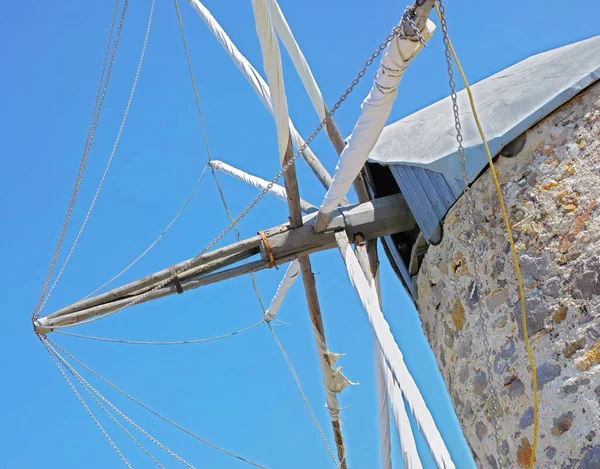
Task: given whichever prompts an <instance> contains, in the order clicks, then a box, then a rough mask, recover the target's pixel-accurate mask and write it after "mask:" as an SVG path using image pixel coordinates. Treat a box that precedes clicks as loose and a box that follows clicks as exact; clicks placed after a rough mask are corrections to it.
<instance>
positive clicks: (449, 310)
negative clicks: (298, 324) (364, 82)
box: [368, 36, 600, 469]
mask: <svg viewBox="0 0 600 469" xmlns="http://www.w3.org/2000/svg"><path fill="white" fill-rule="evenodd" d="M599 77H600V36H599V37H594V38H591V39H588V40H585V41H582V42H579V43H576V44H572V45H568V46H565V47H561V48H559V49H556V50H551V51H548V52H545V53H542V54H539V55H536V56H533V57H530V58H528V59H526V60H524V61H522V62H520V63H518V64H516V65H514V66H512V67H510V68H508V69H506V70H503V71H501V72H499V73H497V74H495V75H493V76H491V77H489V78H487V79H485V80H483V81H481V82H480V83H477V84H476V85H473V87H472V91H473V95H474V97H475V100H476V102H477V108H478V112H479V116H480V120H481V123H482V125H483V128H484V130H485V134H486V137H487V139H488V142H489V146H490V149H491V151H492V153H493V154H492V156H495V157H497V163H496V166H497V171H498V172H499V174H500V182H501V186H502V192H503V193H504V197H505V198H506V204H507V209H508V212H509V219H510V223H511V225H512V227H513V230H514V236H515V240H516V242H517V248H518V252H519V255H520V263H521V267H522V271H523V276H524V283H525V285H524V286H525V294H526V311H527V326H528V331H529V336H530V341H531V344H532V349H533V355H534V357H535V362H536V369H537V382H538V386H539V395H540V414H539V418H540V435H539V437H540V439H539V444H538V451H537V460H536V464H535V467H538V468H559V467H561V468H566V467H569V468H572V467H577V468H579V469H592V468H600V366H598V363H599V362H600V257H599V256H598V252H599V250H600V208H599V207H598V205H599V204H598V202H599V198H600V191H599V189H598V188H599V187H600V83H598V82H597V80H598V78H599ZM458 102H459V106H460V109H461V114H462V116H461V118H462V122H463V134H464V137H465V142H464V147H465V153H466V162H467V167H466V173H467V177H468V181H464V178H463V177H462V174H461V167H460V160H459V154H458V152H457V151H456V140H455V138H454V137H455V130H454V120H453V116H452V105H451V102H450V98H446V99H444V100H442V101H440V102H438V103H435V104H433V105H431V106H429V107H427V108H425V109H423V110H421V111H418V112H416V113H415V114H413V115H411V116H408V117H406V118H404V119H402V120H400V121H398V122H395V123H393V124H391V125H389V126H387V127H386V128H385V130H384V131H383V133H382V136H381V138H380V140H379V142H378V144H377V145H376V147H375V149H374V151H373V152H372V154H371V157H370V160H369V164H368V169H369V173H370V185H371V188H372V190H373V192H374V193H375V194H376V195H377V196H382V195H389V194H391V193H395V192H401V193H402V194H403V195H404V197H405V199H406V201H407V203H408V205H409V207H410V210H411V212H412V214H413V215H414V217H415V220H416V222H417V225H418V228H416V229H415V230H414V231H413V232H410V233H402V234H399V235H393V236H389V237H386V238H385V244H386V247H387V251H388V255H389V258H390V260H391V261H392V263H393V264H394V265H395V266H396V271H397V273H398V275H399V277H400V278H401V280H402V282H403V283H404V284H405V286H406V288H407V290H408V291H409V292H410V294H411V296H412V298H413V299H414V301H415V304H416V305H417V308H418V310H419V314H420V317H421V321H422V323H423V329H424V332H425V334H426V336H427V338H428V340H429V343H430V344H431V348H432V349H433V351H434V353H435V356H436V358H437V362H438V365H439V368H440V371H441V372H442V375H443V377H444V380H445V382H446V386H447V388H448V391H449V393H450V396H451V398H452V401H453V403H454V407H455V410H456V413H457V415H458V417H459V421H460V422H461V425H462V428H463V432H464V434H465V436H466V438H467V441H468V443H469V445H470V447H471V449H472V452H473V455H474V457H475V460H476V462H477V463H478V465H479V466H480V467H493V468H499V467H511V468H512V467H529V456H530V454H531V444H532V442H531V434H532V424H533V409H532V407H531V388H532V383H531V371H530V370H528V368H527V367H528V360H527V356H526V353H525V348H524V346H523V340H522V327H521V322H520V319H521V312H520V303H519V296H518V287H517V282H516V275H515V270H514V263H513V262H512V259H511V258H510V247H509V245H508V242H507V240H506V232H505V228H504V224H503V221H502V217H501V216H500V209H499V205H498V198H497V195H496V191H495V189H494V186H493V184H492V180H491V177H490V174H489V168H488V163H487V158H486V155H485V153H484V149H483V146H482V144H481V139H480V138H479V135H478V133H477V129H476V126H475V122H474V121H473V118H472V115H471V114H470V111H469V103H468V98H467V96H466V93H465V92H464V91H463V92H460V93H459V94H458ZM415 135H418V136H419V138H411V137H414V136H415ZM465 182H468V184H470V185H471V194H472V199H473V201H474V203H473V205H474V207H473V216H472V218H471V217H469V216H468V213H469V204H468V201H467V200H466V198H465V197H464V196H462V189H463V187H464V184H465ZM471 222H472V223H471ZM494 399H495V400H496V402H497V404H496V405H494ZM577 464H578V465H577Z"/></svg>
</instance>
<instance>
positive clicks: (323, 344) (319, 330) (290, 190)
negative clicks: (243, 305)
mask: <svg viewBox="0 0 600 469" xmlns="http://www.w3.org/2000/svg"><path fill="white" fill-rule="evenodd" d="M292 156H293V151H292V143H291V140H290V141H289V142H288V148H287V151H286V154H285V157H284V160H283V164H284V165H285V164H287V163H288V162H289V161H291V159H292ZM284 180H285V189H286V191H287V196H288V206H289V209H290V225H291V227H292V228H293V229H294V231H295V230H297V229H298V228H300V227H302V225H303V220H302V211H301V210H300V193H299V191H298V180H297V177H296V168H295V166H294V163H293V162H292V163H291V164H290V166H289V167H288V169H287V171H286V172H285V173H284ZM309 228H310V227H309ZM271 249H273V248H272V247H271ZM298 262H299V263H300V269H301V271H302V283H303V284H304V293H305V294H306V302H307V304H308V312H309V315H310V320H311V322H312V324H313V333H314V335H315V342H316V345H317V351H318V355H319V363H320V365H321V372H322V374H323V382H324V385H325V392H326V393H327V402H330V403H334V405H335V407H336V409H339V403H338V401H337V395H336V394H335V392H334V391H332V389H331V388H330V386H329V385H328V383H329V382H330V379H329V378H330V377H331V373H332V368H331V365H332V364H331V363H330V362H329V360H328V358H327V357H328V355H327V354H326V353H325V352H326V350H327V341H326V338H325V329H324V327H323V318H322V316H321V306H320V304H319V297H318V295H317V285H316V282H315V276H314V274H313V271H312V266H311V264H310V259H309V258H308V255H300V256H298ZM331 426H332V429H333V436H334V440H335V445H336V448H337V453H338V460H339V461H340V469H346V468H347V464H346V448H345V447H344V437H343V434H342V427H341V424H340V421H339V417H337V415H336V417H335V418H334V417H333V414H332V418H331Z"/></svg>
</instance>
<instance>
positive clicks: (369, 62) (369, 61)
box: [50, 17, 405, 330]
mask: <svg viewBox="0 0 600 469" xmlns="http://www.w3.org/2000/svg"><path fill="white" fill-rule="evenodd" d="M404 20H405V17H403V18H402V21H401V22H400V24H399V25H397V26H395V27H394V28H393V29H392V32H391V34H389V35H388V36H387V37H386V39H385V41H383V42H382V43H381V44H380V45H379V47H378V48H377V49H376V50H375V52H373V54H372V55H371V57H369V58H368V59H367V60H366V61H365V65H364V66H363V68H362V69H361V70H360V71H359V72H358V74H357V75H356V78H354V80H352V82H351V84H350V86H348V88H346V90H345V91H344V93H343V94H342V95H341V96H340V98H339V99H338V101H337V102H336V103H335V104H334V106H333V107H332V108H331V110H330V111H329V112H328V113H327V115H326V116H325V117H324V118H323V120H322V121H321V122H320V123H319V125H318V126H317V128H316V129H315V130H314V131H313V132H312V134H311V135H310V136H309V137H308V139H307V140H306V141H305V142H304V144H303V145H302V146H301V147H300V148H299V149H298V151H297V152H296V153H295V154H294V155H292V157H291V158H290V159H289V160H288V162H287V163H285V164H284V165H283V166H282V168H281V170H280V171H279V172H278V173H277V174H276V175H275V177H273V179H272V180H271V181H270V182H269V184H267V186H266V187H265V188H264V189H263V190H262V191H261V192H260V193H259V194H258V195H257V196H256V197H255V198H254V200H253V201H252V202H250V204H249V205H248V206H247V207H246V208H245V209H244V210H243V211H242V212H241V213H240V214H239V215H238V216H237V217H236V218H235V219H234V220H233V221H232V222H231V223H230V224H229V225H228V226H227V227H226V228H225V229H224V230H223V231H222V232H221V234H219V235H218V236H217V237H216V238H215V239H213V240H212V241H211V242H210V243H209V244H208V245H207V246H206V247H205V248H204V249H202V251H200V252H199V253H198V255H196V256H195V257H194V258H192V259H190V260H188V261H187V262H185V263H184V264H183V265H182V266H181V267H180V268H179V269H177V270H176V272H175V275H171V276H170V277H168V278H166V279H165V280H163V281H161V282H159V283H158V284H157V285H156V286H155V287H154V288H152V289H151V290H148V291H147V292H145V293H143V294H141V295H140V296H138V297H136V298H135V299H134V300H132V301H130V302H129V303H127V304H125V305H123V306H121V307H119V308H117V309H116V310H114V311H111V312H110V313H107V314H105V315H103V316H97V317H92V318H89V319H86V320H84V321H81V322H77V323H74V324H64V325H61V326H50V327H51V329H52V330H57V329H64V328H69V327H76V326H81V325H84V324H90V323H92V322H94V321H97V320H99V319H102V318H106V317H108V316H112V315H113V314H116V313H118V312H120V311H122V310H124V309H125V308H128V307H130V306H134V305H136V304H138V303H140V302H142V301H143V300H145V299H146V298H148V297H149V296H150V295H152V294H153V293H154V292H156V291H157V290H159V289H161V288H163V287H164V286H166V285H167V284H169V283H170V282H172V281H173V280H174V279H175V277H176V276H177V275H179V274H180V273H182V272H183V271H185V270H186V269H188V268H189V267H190V266H192V265H193V264H194V263H196V262H197V261H198V260H199V259H200V257H201V256H202V255H204V254H205V253H206V252H207V251H208V250H209V249H211V248H212V247H213V246H214V245H215V244H217V243H218V242H219V241H220V240H221V239H222V238H223V237H224V236H225V235H226V234H227V233H229V231H231V229H232V228H233V227H235V226H236V225H237V224H238V223H239V221H240V220H241V219H242V218H244V217H245V216H246V215H247V214H248V213H249V212H250V211H251V210H252V209H253V208H254V207H255V206H256V204H258V202H260V200H261V199H262V198H263V197H264V196H265V195H266V194H267V193H268V192H269V191H270V190H271V189H272V188H273V186H274V185H275V184H276V183H277V181H278V180H279V179H280V178H281V177H282V176H283V173H285V172H286V171H287V170H288V169H289V168H290V167H291V166H292V165H293V164H294V162H295V161H296V159H297V158H298V157H299V156H300V155H301V154H302V152H303V151H304V150H305V149H306V148H307V147H308V146H309V145H310V144H311V143H312V141H313V140H314V139H315V137H316V136H317V135H318V134H319V132H321V130H323V128H324V127H325V125H326V124H327V121H328V120H329V119H330V118H331V117H332V116H333V115H334V114H335V113H336V112H337V110H338V109H339V108H340V106H341V105H342V104H343V102H344V101H346V99H347V98H348V95H349V94H350V93H352V91H353V90H354V88H356V86H357V85H358V83H359V82H360V80H361V79H362V78H363V77H364V76H365V74H366V72H367V68H368V67H369V66H371V65H372V64H373V61H374V60H375V59H376V58H377V57H379V56H380V55H381V52H382V51H383V50H384V49H385V48H386V47H387V45H388V44H389V43H390V42H391V41H393V40H394V38H395V37H396V36H397V35H399V34H400V33H401V28H402V26H403V24H404Z"/></svg>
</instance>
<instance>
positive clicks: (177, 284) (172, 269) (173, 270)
mask: <svg viewBox="0 0 600 469" xmlns="http://www.w3.org/2000/svg"><path fill="white" fill-rule="evenodd" d="M169 272H171V277H173V285H175V289H176V290H177V294H178V295H181V294H182V293H183V287H182V286H181V281H180V280H179V275H178V274H177V269H176V268H175V266H174V265H172V266H171V267H169Z"/></svg>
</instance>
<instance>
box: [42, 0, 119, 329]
mask: <svg viewBox="0 0 600 469" xmlns="http://www.w3.org/2000/svg"><path fill="white" fill-rule="evenodd" d="M118 5H119V0H115V6H114V9H113V16H112V19H111V24H110V30H109V35H108V40H107V43H106V49H105V52H104V60H103V63H102V71H101V72H100V81H99V82H98V89H97V90H96V98H95V100H94V108H93V110H92V116H91V117H90V123H89V127H88V133H87V137H86V140H85V145H84V147H83V153H82V155H81V160H80V162H79V170H78V172H77V178H76V179H75V185H74V187H73V191H72V193H71V200H70V201H69V205H68V207H67V213H66V215H65V219H64V221H63V226H62V228H61V231H60V235H59V238H58V242H57V244H56V248H55V250H54V255H53V257H52V261H51V262H50V267H49V268H48V273H47V274H46V279H45V281H44V286H43V287H42V291H41V292H40V296H39V299H38V302H37V305H36V307H35V310H34V311H33V315H32V319H33V320H36V319H37V318H38V317H39V316H40V312H41V308H42V302H43V301H44V296H45V295H46V290H47V289H48V285H50V280H51V278H52V274H53V273H54V267H55V266H56V262H57V261H58V255H59V254H60V250H61V248H62V245H63V242H64V240H65V236H66V234H67V228H68V226H69V222H70V221H71V215H72V214H73V209H74V207H75V202H76V200H77V196H78V194H79V188H80V187H81V181H82V179H83V173H84V172H85V168H86V166H87V161H88V157H89V154H90V149H91V145H92V142H93V140H94V135H95V133H96V127H97V126H98V119H99V118H100V112H101V111H102V106H103V104H104V97H105V96H106V90H107V88H108V83H109V81H110V76H111V72H112V67H113V63H114V60H115V55H116V53H117V48H118V46H119V37H120V35H121V30H122V28H123V23H124V21H125V14H126V12H127V5H128V0H125V3H124V5H123V11H122V13H121V21H120V23H119V26H118V30H117V35H116V37H115V43H114V46H113V50H112V54H111V57H110V64H109V66H108V71H107V72H106V77H105V76H104V73H105V71H106V64H107V60H108V51H109V50H110V43H111V41H112V34H113V30H114V25H115V20H116V16H117V7H118ZM103 80H104V85H102V82H103Z"/></svg>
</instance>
